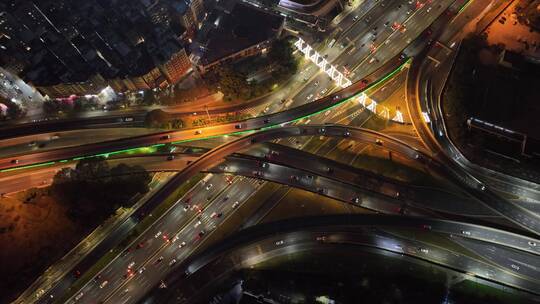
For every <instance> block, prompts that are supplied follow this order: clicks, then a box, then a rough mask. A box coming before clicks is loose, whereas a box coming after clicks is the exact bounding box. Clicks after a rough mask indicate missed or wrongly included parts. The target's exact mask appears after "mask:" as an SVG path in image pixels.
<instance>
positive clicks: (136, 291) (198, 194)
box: [0, 0, 540, 303]
mask: <svg viewBox="0 0 540 304" xmlns="http://www.w3.org/2000/svg"><path fill="white" fill-rule="evenodd" d="M465 2H466V1H450V0H447V1H437V2H436V3H427V2H426V4H425V5H423V6H422V7H421V8H419V9H414V4H410V3H408V1H396V0H393V1H392V0H386V1H385V0H383V1H380V2H378V3H377V5H374V6H372V7H370V8H369V10H368V11H367V12H359V13H358V14H355V13H354V12H353V13H351V14H349V15H348V16H347V17H345V18H344V19H343V21H342V23H343V25H345V26H344V28H346V29H345V30H344V31H343V32H342V33H341V34H340V35H339V37H336V38H337V39H336V40H337V41H336V42H335V45H334V47H331V48H326V47H324V46H321V47H322V51H321V54H323V55H325V56H327V58H328V60H329V61H330V62H333V63H334V64H336V65H338V66H345V67H346V68H347V69H348V70H349V71H351V74H349V77H350V78H351V79H352V80H360V79H364V80H367V82H368V83H369V84H370V85H373V84H374V83H376V81H377V80H378V79H383V78H384V77H385V76H386V75H388V74H390V73H392V71H396V67H398V69H399V70H401V69H402V68H403V66H404V60H403V58H402V57H401V56H400V54H401V52H402V51H403V50H404V49H405V47H406V46H407V45H409V44H411V42H412V40H413V39H415V38H416V37H417V36H418V35H419V34H420V33H422V32H423V31H424V29H425V28H427V27H428V26H429V25H430V24H431V23H433V22H434V21H435V19H436V18H437V17H438V16H439V15H441V14H442V13H443V12H444V11H445V10H447V7H448V6H451V7H452V9H454V10H455V9H456V8H459V7H461V6H462V5H463V3H465ZM357 16H358V17H357ZM394 22H395V23H397V24H400V25H401V26H404V27H405V28H406V30H405V31H399V30H398V31H396V30H393V29H392V25H393V24H394ZM422 40H423V41H425V40H426V39H425V37H422ZM295 77H296V78H300V79H301V80H300V81H297V82H301V83H303V84H302V85H300V86H298V85H297V86H294V87H289V89H288V91H287V90H282V92H281V93H279V94H283V95H272V96H271V97H268V103H261V104H260V105H258V106H257V107H258V108H257V107H255V109H256V110H255V111H259V110H260V109H262V108H263V107H264V110H263V112H267V113H271V114H267V115H264V116H260V117H256V118H253V119H249V120H246V121H242V122H236V123H230V124H224V125H219V126H209V127H205V128H200V129H190V130H182V131H175V132H165V133H160V134H155V135H148V136H140V137H136V138H129V139H125V140H117V141H110V142H105V143H99V144H91V145H84V146H81V147H72V148H66V149H58V150H51V151H45V152H38V153H34V154H28V155H21V156H16V157H10V158H5V159H2V160H0V168H3V169H4V170H6V169H7V170H10V168H17V167H21V166H28V165H35V164H42V165H43V164H53V163H55V162H57V161H63V160H76V159H78V157H81V156H91V155H96V154H107V153H113V152H114V151H119V150H122V149H126V148H133V147H140V146H148V145H152V144H154V145H155V144H156V143H157V144H158V145H162V144H164V143H169V142H182V141H190V140H199V139H204V138H211V137H215V136H221V135H224V134H242V133H243V132H244V131H251V130H259V129H267V128H268V127H270V126H272V127H277V126H278V125H280V124H284V123H289V122H291V121H293V120H295V119H298V118H302V117H304V116H305V115H307V114H315V113H318V112H321V111H323V110H324V111H326V110H327V109H330V108H332V107H334V106H336V105H338V104H341V103H342V102H344V101H347V100H348V99H349V98H351V97H353V96H355V95H357V94H358V93H359V92H360V91H362V90H364V89H365V83H364V82H363V81H358V82H356V83H355V84H353V85H352V86H350V87H348V88H345V89H342V90H340V91H337V92H334V93H330V92H332V91H334V90H335V88H334V86H333V84H332V83H331V80H330V78H329V77H328V76H326V75H324V74H323V73H321V72H318V71H317V70H316V69H315V67H310V68H307V69H303V70H302V71H301V72H300V74H299V75H297V76H295ZM304 79H305V82H304ZM288 94H292V97H291V99H292V101H291V102H281V100H285V101H286V100H288V98H289V97H290V96H291V95H288ZM325 95H326V96H325ZM282 96H283V97H282ZM322 96H324V97H322ZM272 99H273V100H272ZM287 107H289V108H290V107H292V108H290V109H288V110H283V109H284V108H287ZM367 118H369V116H368V117H367ZM319 119H322V120H324V118H321V117H320V118H319ZM291 136H334V137H338V138H350V139H355V140H361V141H365V142H368V143H370V144H373V145H375V146H381V147H383V148H385V149H390V150H394V151H398V152H400V153H402V154H404V155H405V156H407V157H409V158H410V159H411V160H413V161H417V162H419V163H420V164H421V165H422V166H426V167H428V168H431V169H433V170H435V171H437V172H440V173H442V175H445V176H447V177H450V179H451V180H452V181H454V182H456V183H457V184H459V185H461V186H462V187H463V188H464V189H466V190H467V192H468V193H469V194H472V195H473V196H474V197H476V198H478V199H480V200H481V201H483V202H484V203H485V204H486V206H487V207H489V208H491V209H492V210H494V211H496V212H497V213H499V214H500V215H502V216H505V217H507V218H508V219H510V220H511V221H513V222H514V223H516V224H518V225H520V226H521V227H524V228H526V229H529V230H531V231H533V232H535V233H538V231H540V229H539V224H538V219H537V218H536V217H534V214H530V213H527V212H524V210H522V209H520V208H514V206H512V205H508V204H507V202H506V201H505V200H502V199H500V198H499V197H498V196H496V195H495V194H494V193H492V192H491V191H490V189H488V188H486V186H485V185H484V184H483V183H481V182H480V181H478V180H477V179H476V178H474V176H471V175H470V174H468V172H466V171H465V172H464V171H463V170H461V169H460V168H456V167H451V168H446V167H445V166H443V165H441V164H439V163H437V162H436V161H435V160H433V159H432V158H431V157H429V156H428V155H426V154H424V153H422V152H421V151H419V150H417V149H414V148H411V147H409V146H407V145H405V144H404V143H402V142H400V141H396V140H394V139H392V138H389V137H387V136H384V135H382V134H379V133H374V132H370V131H367V130H357V129H354V128H347V127H343V126H330V125H328V126H325V125H318V126H311V127H288V128H272V129H267V130H266V131H262V132H259V133H257V134H254V135H250V136H247V137H246V138H242V139H237V140H233V141H231V142H229V143H228V144H224V145H223V146H221V147H219V148H217V149H214V150H211V151H210V152H209V153H207V154H205V155H204V156H202V157H200V158H199V159H197V160H196V161H194V162H193V163H191V164H190V165H187V167H186V168H185V170H183V171H182V172H180V173H179V174H178V175H177V176H175V177H174V178H173V179H172V181H171V182H170V183H168V184H167V185H165V186H164V187H163V189H162V190H161V191H160V194H159V195H160V196H161V197H165V196H167V195H166V194H167V193H171V191H173V190H174V189H176V187H177V186H179V185H180V184H182V182H184V181H185V180H187V179H188V178H189V177H191V176H193V175H194V174H196V173H198V172H199V171H201V170H204V169H208V168H210V167H212V166H213V165H215V164H217V163H219V162H220V161H221V160H222V159H223V158H224V157H225V156H227V155H230V154H231V153H233V152H237V151H241V150H243V149H246V148H250V147H252V146H253V144H256V143H259V142H263V141H268V140H271V139H276V138H285V137H291ZM276 168H277V167H276ZM297 170H298V169H297ZM260 171H261V170H260ZM4 172H6V171H4ZM267 173H271V172H267ZM267 173H265V172H263V173H262V174H263V175H264V174H267ZM278 175H280V174H278ZM263 177H264V176H263ZM229 183H230V184H229ZM258 187H259V182H258V181H256V180H254V179H250V178H239V177H237V178H235V179H234V180H230V181H228V180H227V178H226V177H224V176H222V175H216V176H212V177H211V178H210V179H209V180H208V181H206V182H204V183H203V182H201V183H199V184H197V186H195V187H194V188H193V189H192V190H191V191H190V192H189V193H188V194H186V195H185V196H184V197H183V198H180V199H179V200H178V202H177V204H175V205H174V206H173V207H172V208H171V210H170V211H169V212H167V213H166V214H165V215H164V216H163V218H161V219H159V220H157V221H156V224H155V225H154V226H151V227H150V228H149V230H148V231H146V232H145V233H144V234H143V235H142V236H141V237H140V238H139V239H137V240H136V241H135V242H134V243H133V244H132V245H131V246H130V248H131V250H128V251H127V252H126V254H125V255H123V256H121V257H117V258H116V259H114V260H113V261H112V262H111V264H109V265H107V266H106V267H105V268H104V270H103V271H102V272H101V273H100V275H99V276H98V277H96V278H94V280H93V281H91V282H89V283H88V284H86V285H85V286H84V287H83V288H82V289H81V290H80V291H78V292H76V293H75V294H74V296H73V297H72V298H71V301H73V302H87V303H95V302H96V301H97V302H100V301H105V302H110V303H131V302H136V301H137V300H138V299H140V298H141V297H142V296H144V294H145V293H146V292H147V291H148V290H149V289H151V288H153V287H154V286H155V285H156V284H157V283H159V280H160V279H161V278H162V277H163V275H164V274H166V273H167V272H169V271H170V270H171V269H172V267H174V265H175V264H176V263H180V262H181V261H183V260H184V259H185V258H186V257H188V256H189V254H190V253H191V252H193V250H195V249H196V248H197V246H198V244H200V243H199V241H200V239H199V238H205V237H207V236H208V235H209V234H211V233H212V231H213V230H214V229H217V228H218V227H219V224H220V222H221V221H222V220H223V219H224V218H225V217H227V216H228V215H230V214H231V213H232V212H233V211H234V209H235V208H238V207H239V206H240V205H241V204H242V203H243V202H244V201H245V200H246V199H247V197H248V196H249V195H251V194H252V193H254V192H255V191H256V190H257V188H258ZM318 188H321V189H322V190H317V192H321V191H322V192H323V194H324V192H325V191H329V190H328V189H329V187H326V188H325V187H324V185H320V186H318ZM325 189H326V190H325ZM347 195H349V196H351V195H352V194H347ZM354 198H355V197H354V196H351V197H350V198H349V200H354ZM236 202H238V203H236ZM188 205H189V206H188ZM195 205H196V206H197V207H194V206H195ZM381 205H382V204H381ZM184 206H187V208H186V209H184ZM376 207H380V205H377V206H376ZM199 211H201V212H199ZM463 231H468V232H469V233H471V232H470V231H469V230H462V231H461V233H462V234H463ZM203 233H204V234H203ZM466 235H470V234H466ZM479 235H480V234H479ZM176 237H177V238H176ZM475 237H476V234H475ZM491 237H492V235H489V234H488V235H487V236H486V240H488V241H493V240H494V239H493V238H491ZM495 239H497V242H510V243H512V242H513V244H514V243H515V242H516V241H515V240H502V241H501V237H500V236H499V235H496V236H495ZM183 242H185V245H183ZM533 244H534V245H533ZM518 246H521V247H519V249H520V250H525V251H529V252H533V253H535V254H537V248H538V247H536V241H533V240H531V239H528V241H526V242H521V243H519V245H518ZM180 247H181V248H180ZM173 259H174V260H173ZM456 263H457V262H456ZM124 276H125V277H124ZM67 287H68V286H67V285H65V284H60V285H55V286H54V287H53V288H52V289H51V290H49V291H47V292H46V293H45V294H46V296H47V297H43V298H42V302H47V301H54V299H58V298H59V297H60V296H61V295H62V294H63V293H64V292H65V291H66V289H67ZM51 295H52V296H54V297H55V298H50V296H51Z"/></svg>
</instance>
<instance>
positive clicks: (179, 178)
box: [54, 62, 394, 294]
mask: <svg viewBox="0 0 540 304" xmlns="http://www.w3.org/2000/svg"><path fill="white" fill-rule="evenodd" d="M393 65H394V63H393V62H391V63H389V66H388V67H389V68H390V67H392V66H393ZM381 73H383V74H384V73H387V72H386V71H381ZM375 77H378V76H377V75H373V78H375ZM372 81H373V80H372ZM362 86H363V85H362ZM356 90H357V87H356V86H355V85H353V86H351V87H349V88H347V89H345V90H343V92H341V93H343V94H345V97H347V95H348V94H351V93H353V92H355V91H356ZM341 98H344V97H343V96H341ZM334 100H335V99H333V98H332V99H329V98H326V101H327V102H328V101H330V102H333V101H334ZM317 103H319V105H315V106H316V107H315V109H317V106H319V107H320V101H318V102H317ZM312 106H313V105H310V107H312ZM301 110H302V109H294V111H291V112H298V113H300V111H301ZM274 116H277V117H283V113H280V114H278V115H274ZM263 123H266V121H265V122H263ZM168 133H173V132H168ZM169 139H170V138H169ZM188 169H189V168H188ZM192 173H193V172H191V170H186V174H187V175H189V174H192ZM184 175H185V174H184ZM182 180H183V176H177V177H175V178H173V180H171V182H170V183H169V184H167V185H165V186H164V187H163V189H162V190H163V191H160V193H158V195H156V197H163V196H166V195H167V194H168V193H170V192H171V191H172V190H173V189H175V187H176V185H177V183H178V182H179V181H182ZM154 205H155V204H148V206H145V207H148V208H143V209H145V210H150V209H151V208H152V206H154ZM143 211H144V210H143ZM65 281H66V282H67V281H70V280H69V278H68V277H65ZM62 285H65V284H62ZM58 286H60V285H58ZM60 290H62V289H55V290H54V293H55V294H56V293H59V292H60Z"/></svg>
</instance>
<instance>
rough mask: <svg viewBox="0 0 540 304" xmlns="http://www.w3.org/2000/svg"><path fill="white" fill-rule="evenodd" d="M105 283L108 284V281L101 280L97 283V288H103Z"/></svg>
mask: <svg viewBox="0 0 540 304" xmlns="http://www.w3.org/2000/svg"><path fill="white" fill-rule="evenodd" d="M107 284H109V281H107V280H105V281H103V282H101V284H99V288H103V287H105V286H107Z"/></svg>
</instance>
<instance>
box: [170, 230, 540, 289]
mask: <svg viewBox="0 0 540 304" xmlns="http://www.w3.org/2000/svg"><path fill="white" fill-rule="evenodd" d="M366 230H367V229H366ZM366 230H364V231H358V232H350V231H347V232H343V231H339V230H334V229H329V230H326V229H325V228H323V227H319V231H315V232H313V231H309V230H303V231H301V232H300V231H298V232H289V233H283V234H280V235H275V234H276V233H275V232H274V235H275V236H272V237H268V236H267V237H266V238H265V239H263V240H261V238H259V239H258V240H257V241H256V242H253V241H251V242H246V243H242V244H241V245H238V244H236V246H237V248H235V249H234V250H227V251H225V250H219V251H217V252H216V254H214V255H211V256H210V257H209V255H210V254H207V255H206V256H204V255H203V256H201V257H199V259H197V258H196V259H195V260H193V261H191V263H189V264H187V265H186V267H185V268H187V269H188V271H189V272H190V273H191V275H190V277H188V280H189V279H191V280H193V278H194V277H197V278H198V279H201V280H202V281H205V282H212V280H213V279H214V278H216V277H219V274H220V273H222V272H227V271H230V270H231V268H230V267H231V266H232V267H233V268H237V269H238V268H240V267H250V266H254V265H256V264H257V263H260V262H262V261H265V260H268V259H271V258H275V257H277V256H280V255H287V254H291V253H294V252H301V251H305V250H310V251H312V250H313V249H315V248H317V247H321V246H324V247H331V246H332V245H334V244H337V245H339V246H343V245H345V244H348V245H357V246H358V245H359V246H368V247H375V248H378V249H383V250H384V252H385V253H386V254H388V253H389V252H390V253H393V254H395V256H396V257H397V258H401V259H404V258H405V259H408V258H409V257H411V256H412V257H415V258H416V259H415V262H416V263H418V262H419V261H418V259H420V260H421V261H424V262H431V263H435V264H439V265H442V266H445V267H450V268H451V269H459V270H461V271H462V272H464V273H466V277H469V278H470V277H477V279H478V278H480V279H487V280H495V281H498V282H499V283H502V284H505V285H509V286H515V287H518V288H520V289H525V290H528V291H529V292H531V291H532V292H533V293H536V292H537V291H538V283H537V282H531V281H529V280H523V279H522V278H519V277H516V276H505V275H504V274H502V273H501V272H500V271H499V269H498V268H497V267H495V266H493V265H491V264H489V263H486V262H485V261H480V260H475V259H473V258H471V257H469V256H466V255H461V254H459V253H456V252H453V251H451V250H449V249H446V248H443V247H439V246H433V245H431V244H425V243H422V242H419V241H415V240H408V239H402V238H398V237H389V236H388V235H386V234H382V235H379V234H378V232H377V231H376V230H375V231H374V230H373V229H372V230H371V231H366ZM242 245H243V246H242ZM240 246H242V247H240ZM238 247H240V248H238ZM217 260H219V261H220V262H223V263H216V262H215V261H217ZM230 262H232V263H230ZM209 265H212V269H209V268H206V266H209ZM223 265H227V266H229V267H228V268H227V269H222V268H220V266H223ZM206 270H209V271H210V272H209V274H210V273H211V276H208V277H206V279H204V277H201V276H202V275H204V273H205V271H206ZM454 274H455V272H454ZM461 275H463V274H461ZM177 278H180V281H179V282H182V281H184V280H185V277H183V278H182V277H180V276H177ZM173 280H174V278H172V279H170V280H167V283H169V284H168V285H171V283H173V282H174V281H173ZM196 281H198V280H196ZM175 287H176V286H175ZM183 287H186V292H183V294H184V295H186V296H188V295H190V294H191V295H193V292H195V293H196V292H197V291H199V289H193V288H191V287H190V286H189V283H188V281H184V282H183V284H181V285H180V286H179V288H183ZM189 289H191V290H190V292H187V290H189ZM188 299H191V298H189V297H188Z"/></svg>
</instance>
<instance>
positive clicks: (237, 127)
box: [234, 124, 242, 129]
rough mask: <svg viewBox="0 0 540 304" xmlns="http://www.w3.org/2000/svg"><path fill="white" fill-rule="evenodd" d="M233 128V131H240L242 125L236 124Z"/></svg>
mask: <svg viewBox="0 0 540 304" xmlns="http://www.w3.org/2000/svg"><path fill="white" fill-rule="evenodd" d="M234 128H235V129H242V124H236V125H235V126H234Z"/></svg>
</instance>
